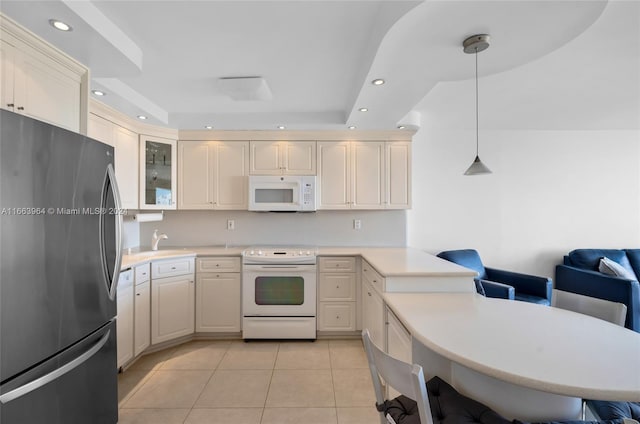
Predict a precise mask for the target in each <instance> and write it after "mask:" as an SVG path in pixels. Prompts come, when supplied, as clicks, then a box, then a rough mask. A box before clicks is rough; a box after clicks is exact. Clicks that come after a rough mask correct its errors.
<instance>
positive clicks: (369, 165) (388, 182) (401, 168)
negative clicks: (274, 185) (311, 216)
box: [318, 141, 411, 209]
mask: <svg viewBox="0 0 640 424" xmlns="http://www.w3.org/2000/svg"><path fill="white" fill-rule="evenodd" d="M410 152H411V145H410V143H409V142H378V141H376V142H373V141H372V142H365V141H340V142H336V141H326V142H324V141H323V142H318V192H319V198H318V208H319V209H388V208H389V209H391V208H393V209H403V208H409V207H410V206H411V201H410V191H411V187H410V180H411V169H410V162H411V155H410Z"/></svg>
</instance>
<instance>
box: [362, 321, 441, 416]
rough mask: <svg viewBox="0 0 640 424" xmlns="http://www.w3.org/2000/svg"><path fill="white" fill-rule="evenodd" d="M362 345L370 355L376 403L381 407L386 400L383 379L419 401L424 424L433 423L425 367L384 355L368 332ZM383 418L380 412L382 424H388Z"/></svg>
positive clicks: (364, 335)
mask: <svg viewBox="0 0 640 424" xmlns="http://www.w3.org/2000/svg"><path fill="white" fill-rule="evenodd" d="M362 342H363V343H364V350H365V352H366V353H367V360H368V362H369V371H371V379H372V381H373V389H374V391H375V394H376V404H378V405H382V404H383V403H384V401H385V395H384V386H383V384H382V381H381V380H380V379H381V378H382V379H383V380H384V381H385V383H386V384H388V385H389V386H391V387H393V388H394V389H396V390H397V391H398V392H400V393H401V394H403V395H405V396H407V397H408V398H411V399H413V400H415V401H416V403H417V404H418V413H419V416H420V423H421V424H433V418H432V416H431V407H430V405H429V396H428V395H427V385H426V384H425V380H424V374H423V372H422V367H421V366H420V365H416V364H413V365H412V364H408V363H406V362H403V361H400V360H398V359H395V358H393V357H391V356H389V355H387V354H386V353H384V352H383V351H382V350H380V349H379V348H378V347H377V346H376V345H375V344H374V343H373V341H372V340H371V337H370V336H369V330H366V329H365V330H364V331H362ZM383 415H384V413H382V412H381V413H380V422H381V423H382V424H386V423H387V420H386V419H385V417H384V416H383Z"/></svg>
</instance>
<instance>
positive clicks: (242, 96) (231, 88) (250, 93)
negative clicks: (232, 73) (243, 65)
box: [218, 77, 273, 101]
mask: <svg viewBox="0 0 640 424" xmlns="http://www.w3.org/2000/svg"><path fill="white" fill-rule="evenodd" d="M218 87H220V91H222V93H223V94H226V95H227V96H229V97H231V98H232V99H233V100H237V101H247V100H271V97H273V96H272V95H271V90H270V89H269V85H268V84H267V81H265V79H264V78H261V77H226V78H220V79H218Z"/></svg>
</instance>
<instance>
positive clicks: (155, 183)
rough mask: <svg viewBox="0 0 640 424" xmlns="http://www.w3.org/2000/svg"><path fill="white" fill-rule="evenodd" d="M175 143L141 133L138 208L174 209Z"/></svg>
mask: <svg viewBox="0 0 640 424" xmlns="http://www.w3.org/2000/svg"><path fill="white" fill-rule="evenodd" d="M176 146H177V142H176V141H175V140H169V139H165V138H157V137H148V136H145V135H141V136H140V209H175V208H176V199H177V196H176V175H177V168H176V165H177V161H176V159H177V156H176V152H177V147H176Z"/></svg>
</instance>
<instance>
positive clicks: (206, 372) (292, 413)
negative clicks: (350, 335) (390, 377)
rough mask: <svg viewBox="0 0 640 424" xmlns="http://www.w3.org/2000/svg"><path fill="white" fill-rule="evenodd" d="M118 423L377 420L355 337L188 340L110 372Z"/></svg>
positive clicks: (353, 423) (351, 423)
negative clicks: (114, 378) (121, 370)
mask: <svg viewBox="0 0 640 424" xmlns="http://www.w3.org/2000/svg"><path fill="white" fill-rule="evenodd" d="M118 397H119V405H120V420H119V424H147V423H153V424H218V423H234V424H288V423H296V424H297V423H303V424H361V423H362V424H364V423H366V424H370V423H373V424H375V423H378V422H379V416H378V413H377V412H376V410H375V407H374V403H375V396H374V393H373V386H372V384H371V376H370V374H369V369H368V366H367V358H366V355H365V353H364V349H363V347H362V342H361V341H360V340H316V341H315V342H309V341H283V342H262V341H251V342H249V343H245V342H242V341H233V342H232V341H193V342H190V343H186V344H183V345H181V346H177V347H174V348H169V349H166V350H163V351H161V352H157V353H152V354H149V355H145V356H143V357H142V358H140V359H139V360H138V361H137V362H136V363H135V364H134V365H133V366H131V367H130V368H129V369H127V371H125V372H124V373H122V374H119V375H118Z"/></svg>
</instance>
